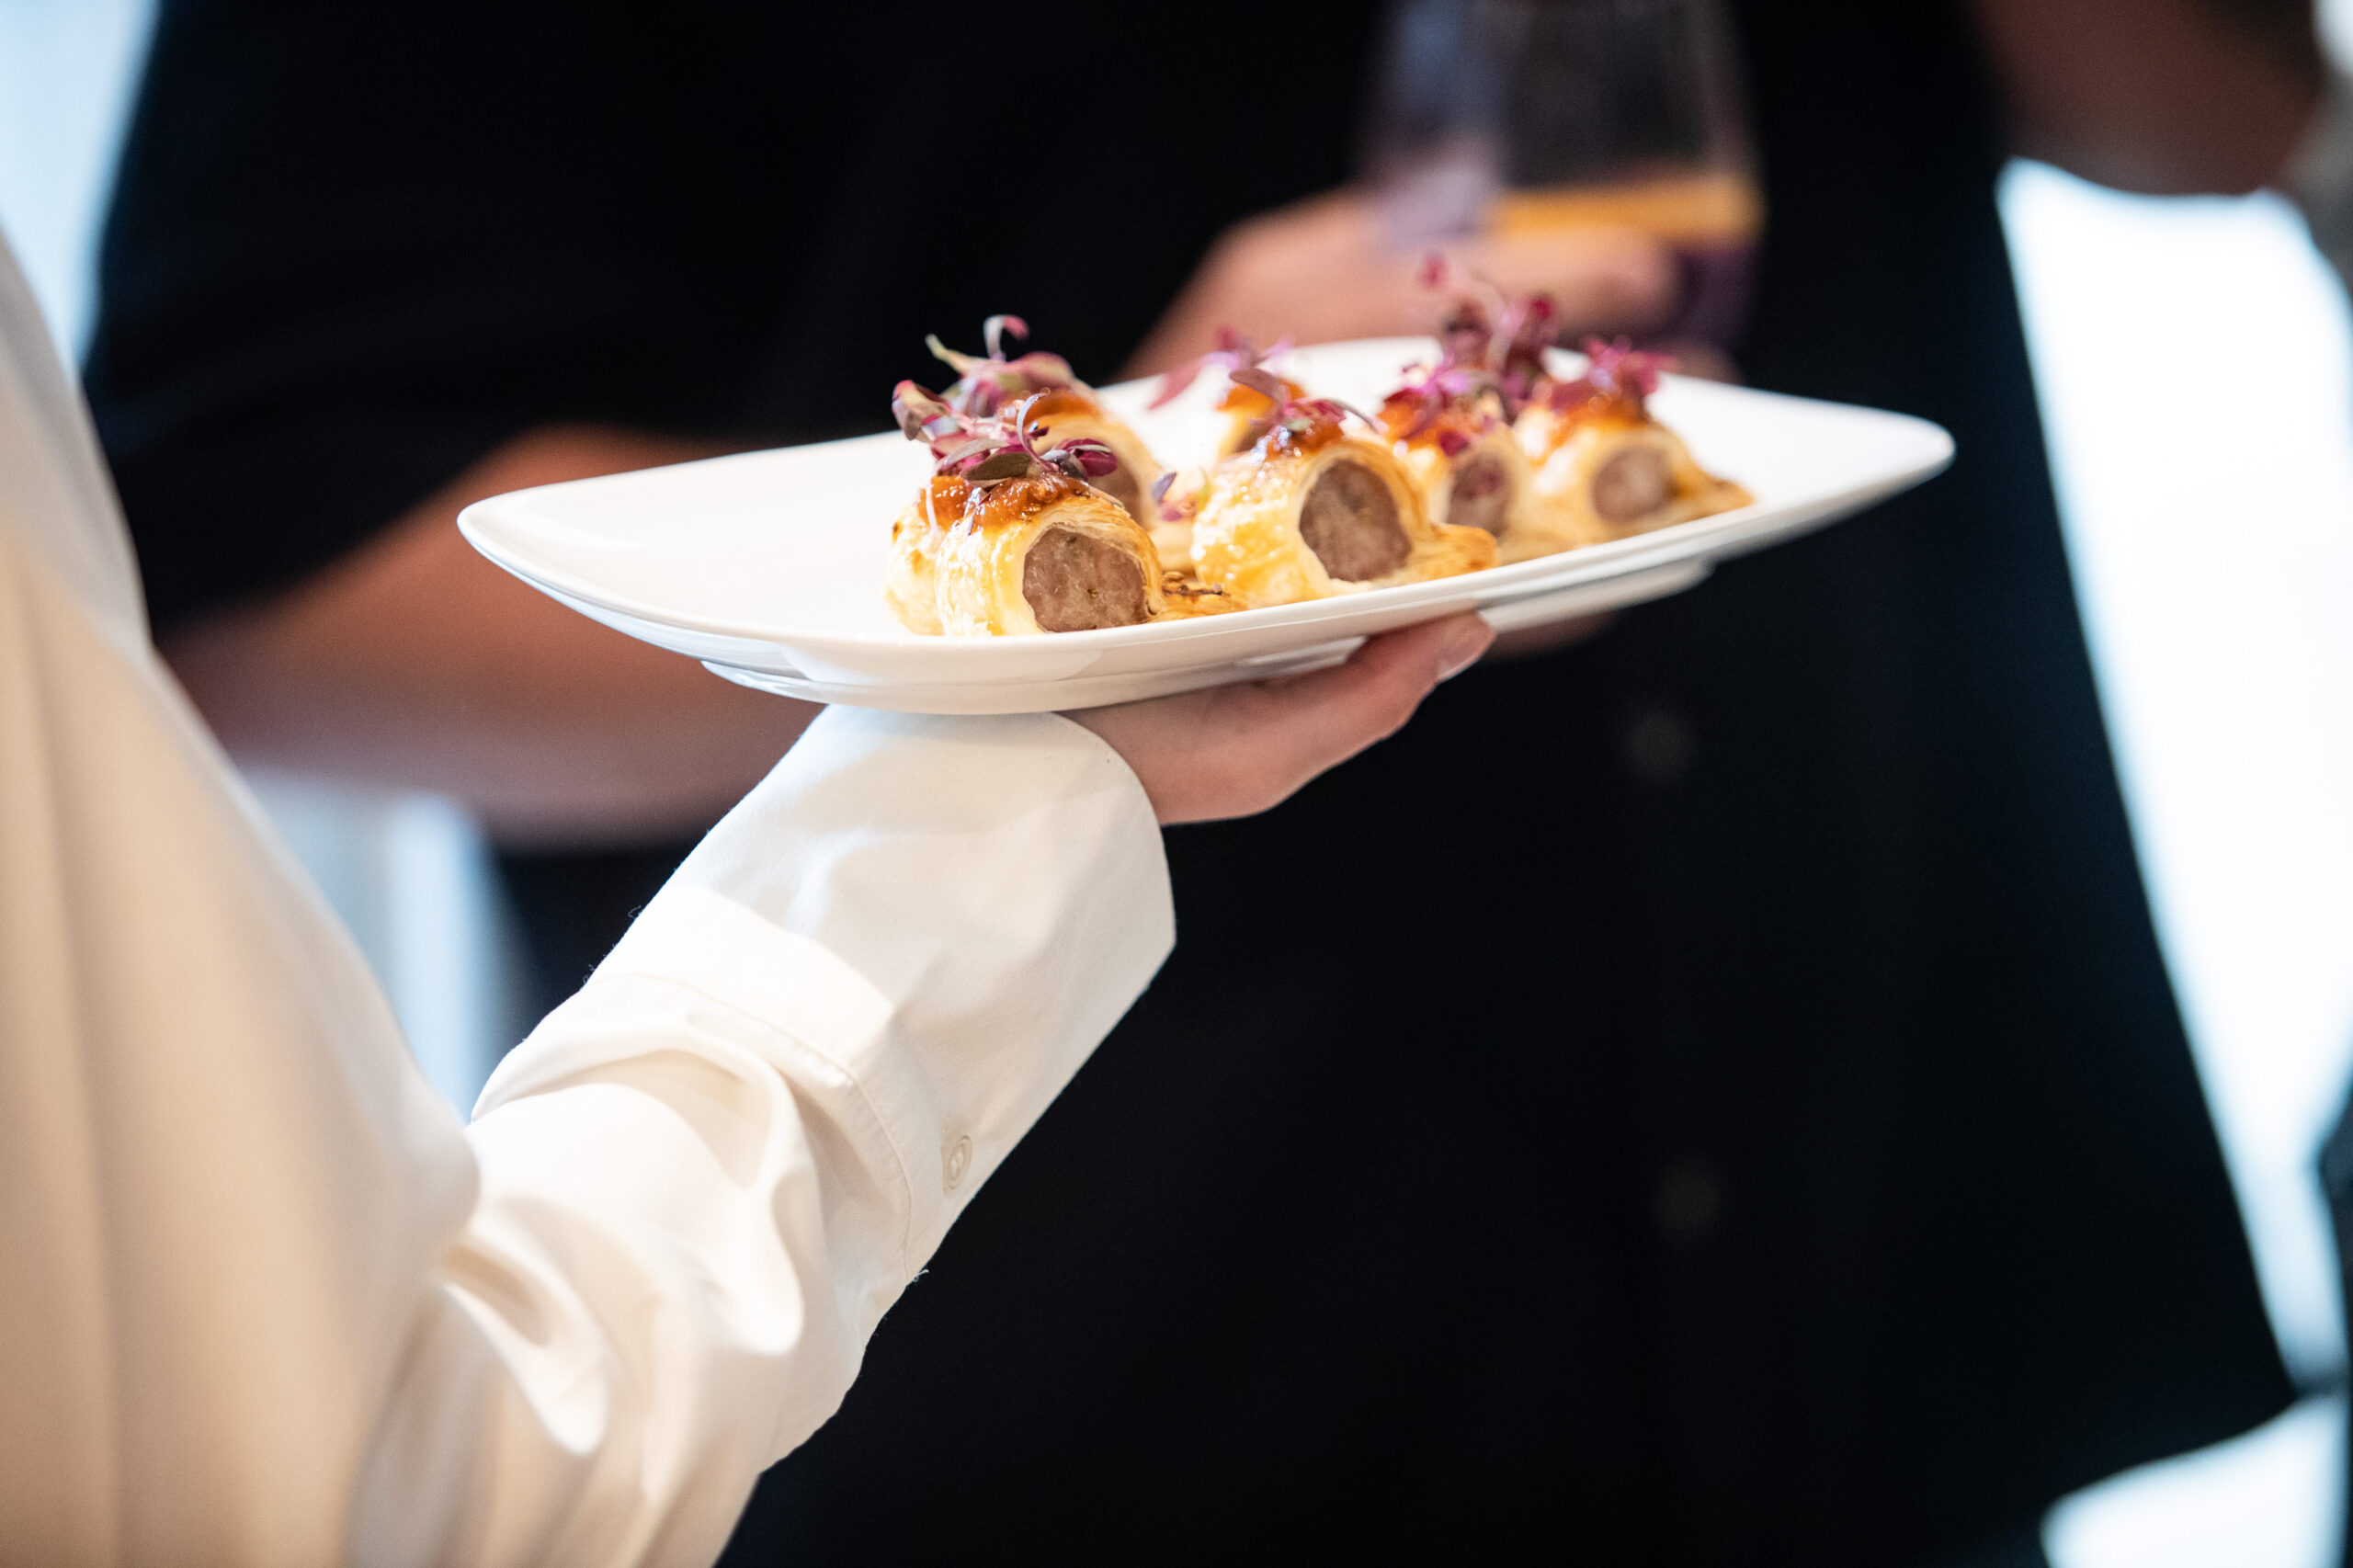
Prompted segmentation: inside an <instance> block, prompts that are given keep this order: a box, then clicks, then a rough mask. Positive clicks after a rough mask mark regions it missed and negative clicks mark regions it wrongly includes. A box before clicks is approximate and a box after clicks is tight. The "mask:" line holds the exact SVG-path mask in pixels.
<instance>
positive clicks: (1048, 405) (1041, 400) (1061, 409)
mask: <svg viewBox="0 0 2353 1568" xmlns="http://www.w3.org/2000/svg"><path fill="white" fill-rule="evenodd" d="M1102 412H1103V408H1102V405H1101V404H1100V403H1097V402H1096V401H1095V400H1094V399H1093V398H1091V397H1089V396H1087V395H1086V393H1085V392H1081V391H1079V390H1078V389H1077V388H1076V387H1056V388H1054V389H1053V390H1052V391H1051V392H1040V393H1039V394H1038V401H1037V402H1036V403H1032V404H1030V405H1029V417H1030V418H1032V419H1051V418H1052V417H1053V416H1054V415H1057V414H1086V415H1101V414H1102Z"/></svg>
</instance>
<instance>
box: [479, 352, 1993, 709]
mask: <svg viewBox="0 0 2353 1568" xmlns="http://www.w3.org/2000/svg"><path fill="white" fill-rule="evenodd" d="M1432 349H1433V346H1432V345H1431V344H1429V343H1428V342H1427V341H1426V340H1423V339H1417V338H1381V339H1373V340H1370V341H1365V342H1358V343H1338V344H1327V345H1323V346H1319V347H1312V348H1302V349H1295V350H1293V351H1292V352H1291V353H1290V355H1288V356H1287V357H1286V358H1283V359H1282V360H1280V361H1279V362H1278V368H1279V369H1281V370H1283V371H1284V373H1286V374H1288V375H1290V377H1292V378H1293V379H1294V380H1297V381H1302V382H1303V383H1304V384H1305V385H1306V386H1307V387H1308V388H1309V389H1310V390H1311V391H1313V392H1316V393H1319V394H1322V395H1325V396H1333V397H1338V398H1342V399H1344V400H1346V401H1347V402H1350V403H1355V404H1356V405H1357V406H1358V407H1360V408H1370V407H1372V406H1374V405H1376V404H1377V403H1379V402H1380V400H1381V396H1382V394H1383V393H1385V392H1388V391H1389V390H1390V389H1391V388H1392V387H1393V386H1394V385H1396V382H1397V379H1398V371H1399V369H1401V368H1402V367H1404V365H1406V364H1407V363H1409V362H1411V361H1413V360H1415V359H1417V358H1423V357H1425V356H1427V355H1428V354H1430V353H1431V352H1432ZM1220 382H1222V378H1221V377H1218V376H1215V375H1210V376H1204V377H1203V378H1201V383H1199V384H1197V385H1195V386H1194V387H1193V388H1192V389H1191V390H1190V391H1189V392H1188V393H1187V394H1186V396H1184V397H1183V398H1181V399H1179V400H1178V401H1177V402H1176V403H1172V404H1171V405H1169V406H1168V407H1166V408H1164V409H1159V410H1147V409H1146V408H1145V406H1144V405H1145V403H1147V402H1149V401H1150V398H1151V395H1152V392H1153V384H1152V383H1149V382H1129V383H1125V384H1123V385H1120V386H1115V387H1108V388H1105V389H1103V393H1102V395H1103V399H1104V401H1105V402H1106V403H1108V404H1109V405H1110V407H1111V408H1112V410H1113V411H1114V412H1116V413H1118V414H1119V415H1121V416H1122V417H1123V418H1126V419H1127V420H1128V421H1129V422H1130V423H1131V424H1132V425H1133V426H1135V427H1136V429H1137V431H1138V432H1139V433H1140V434H1141V435H1142V437H1143V438H1144V440H1145V442H1146V443H1147V444H1148V445H1149V446H1150V447H1151V448H1152V449H1153V452H1154V455H1155V456H1157V457H1158V458H1159V459H1160V460H1162V461H1163V462H1165V463H1169V464H1172V465H1175V464H1181V463H1186V462H1192V461H1198V460H1200V458H1201V456H1202V455H1203V454H1205V453H1206V452H1207V451H1208V450H1209V449H1210V445H1211V438H1212V437H1211V430H1212V425H1213V415H1212V414H1211V403H1212V402H1213V400H1214V399H1215V397H1216V396H1217V395H1218V393H1219V392H1220V391H1221V390H1222V386H1221V385H1219V384H1215V383H1220ZM882 401H883V400H882V397H881V393H880V392H878V394H877V397H876V407H877V410H878V413H879V412H880V410H881V403H882ZM1651 406H1652V409H1653V411H1654V413H1655V414H1656V415H1657V416H1658V417H1659V418H1660V419H1661V420H1662V421H1664V422H1665V424H1667V425H1668V426H1672V427H1673V428H1674V429H1676V430H1677V431H1678V432H1679V433H1680V434H1681V435H1682V436H1683V437H1684V439H1685V440H1686V441H1687V442H1688V443H1689V445H1690V448H1691V450H1692V453H1693V455H1694V456H1695V457H1697V458H1698V459H1699V462H1700V463H1701V464H1702V465H1703V466H1705V467H1706V468H1708V469H1710V470H1711V471H1712V472H1716V473H1719V474H1722V475H1723V476H1724V477H1725V478H1728V479H1733V480H1737V481H1738V482H1740V483H1743V484H1745V485H1746V486H1747V487H1748V488H1749V490H1750V491H1751V492H1753V493H1754V494H1756V504H1755V505H1754V506H1745V507H1743V508H1741V509H1740V510H1738V511H1735V512H1727V513H1724V514H1722V515H1721V516H1718V517H1706V518H1702V519H1700V520H1699V521H1697V522H1691V523H1684V524H1680V525H1678V526H1677V527H1675V528H1661V529H1658V530H1657V531H1655V532H1653V533H1647V534H1643V535H1639V536H1637V537H1635V538H1633V539H1629V540H1619V541H1617V542H1615V543H1611V544H1602V545H1592V546H1588V547H1586V549H1583V550H1574V551H1567V552H1565V553H1563V554H1560V555H1554V556H1548V557H1545V558H1542V559H1540V560H1536V561H1523V562H1518V563H1517V564H1514V565H1510V566H1500V567H1496V568H1495V569H1493V570H1491V571H1486V572H1475V573H1472V574H1469V575H1467V576H1461V577H1449V578H1446V579H1444V580H1442V581H1439V582H1434V583H1415V584H1412V585H1407V586H1404V587H1397V588H1379V589H1373V590H1370V591H1369V592H1365V593H1359V594H1352V595H1348V596H1347V597H1340V598H1332V599H1321V600H1317V601H1315V602H1313V603H1311V604H1298V605H1284V606H1280V607H1278V608H1272V609H1254V610H1242V611H1237V612H1235V613H1233V614H1230V615H1220V616H1210V617H1204V618H1201V619H1190V620H1178V621H1170V622H1166V623H1164V624H1155V625H1150V626H1123V627H1117V628H1113V629H1109V630H1106V631H1074V632H1063V633H1059V634H1050V635H1043V636H1035V637H925V636H918V635H916V634H915V633H913V632H910V631H904V630H903V629H901V628H900V626H899V625H898V622H897V621H896V620H895V619H893V618H892V614H891V612H890V610H889V609H888V608H886V607H885V606H884V604H883V601H882V579H883V567H884V564H885V562H886V560H887V558H888V554H889V550H890V531H891V519H892V517H896V516H897V515H898V513H899V510H900V508H902V507H903V506H905V505H906V503H907V500H908V498H909V497H910V496H911V495H913V494H915V489H916V487H917V486H918V485H919V484H920V483H922V482H923V480H924V478H925V476H926V474H927V473H928V472H929V464H928V460H927V459H926V457H925V454H924V453H923V451H922V449H919V448H917V447H915V446H914V445H913V444H912V443H910V442H908V441H905V440H904V439H902V438H901V437H899V436H898V435H896V434H895V433H894V434H889V435H881V436H862V437H857V438H856V439H853V440H847V441H828V442H824V443H822V444H820V445H815V446H806V447H787V448H782V449H777V450H774V451H765V452H747V453H745V454H743V455H741V456H738V457H728V458H714V459H711V460H708V461H704V462H693V463H681V464H678V465H676V466H675V467H671V468H657V469H647V470H644V471H642V472H636V473H624V474H616V475H613V476H611V477H610V478H605V479H585V480H576V481H574V482H573V483H566V484H550V485H543V486H540V488H538V489H533V490H521V491H517V492H515V493H514V494H508V495H499V496H494V497H493V498H491V499H490V500H487V501H482V502H478V503H476V504H475V505H473V506H469V507H468V508H466V510H465V512H464V513H463V514H462V515H461V516H460V517H459V519H458V526H459V527H460V528H462V529H463V530H464V531H465V535H466V538H467V539H469V540H472V543H473V545H474V547H475V548H476V549H478V550H480V551H482V552H483V554H484V555H486V556H488V557H489V558H490V559H491V560H492V561H494V562H497V563H498V564H499V565H500V566H503V567H505V568H506V570H507V571H509V572H512V573H513V574H515V575H517V577H520V578H522V579H523V580H524V581H525V582H527V583H529V584H530V585H533V586H534V587H537V588H539V589H540V590H541V591H543V592H545V593H548V594H551V595H552V596H554V597H556V598H558V599H560V600H562V601H563V602H564V603H565V604H568V605H570V606H572V607H573V608H575V609H577V610H579V611H581V612H582V613H583V614H585V615H588V616H592V617H594V618H595V619H597V620H600V621H603V622H604V623H605V624H606V625H608V626H612V627H617V628H619V629H620V631H626V632H628V633H629V634H630V635H631V636H633V637H641V638H643V639H644V640H645V641H647V642H654V643H656V644H658V645H660V646H662V647H665V648H669V649H672V650H675V651H676V652H677V653H685V654H688V655H689V656H690V657H693V658H697V659H700V660H702V661H703V662H704V663H705V664H707V665H710V668H711V669H712V670H714V671H715V672H717V673H718V674H720V675H722V676H726V677H727V678H729V679H731V680H734V681H739V682H741V683H743V684H744V685H746V686H753V687H762V688H764V689H767V690H770V691H776V692H781V693H783V694H785V695H787V696H790V697H800V698H806V699H810V700H813V701H817V702H843V703H850V704H854V705H856V706H858V707H865V708H891V709H899V710H905V711H911V712H924V713H1029V712H1045V711H1051V710H1061V709H1071V708H1089V707H1097V706H1100V705H1102V704H1105V703H1111V702H1128V701H1133V700H1135V699H1140V698H1146V697H1157V696H1163V695H1165V694H1167V693H1170V692H1176V691H1188V690H1191V689H1193V688H1195V687H1205V686H1215V685H1221V684H1223V683H1225V682H1229V681H1236V680H1252V679H1258V678H1262V677H1265V676H1277V675H1285V674H1290V673H1291V672H1294V671H1299V670H1305V669H1313V668H1317V667H1320V666H1322V665H1329V664H1333V663H1336V662H1337V661H1338V660H1340V659H1342V658H1345V657H1346V656H1347V653H1348V652H1349V651H1350V650H1351V649H1353V648H1354V647H1356V645H1357V644H1358V642H1361V641H1362V640H1363V639H1364V638H1365V637H1367V636H1369V635H1370V634H1372V633H1374V632H1377V631H1389V630H1391V629H1392V628H1395V627H1400V626H1407V625H1411V624H1413V623H1414V622H1416V621H1421V620H1427V619H1433V618H1435V617H1438V616H1441V615H1449V614H1452V613H1454V612H1456V611H1459V610H1466V609H1469V610H1477V611H1479V612H1480V613H1481V614H1483V615H1484V616H1485V617H1486V618H1487V619H1488V620H1490V621H1491V622H1493V623H1494V624H1495V627H1496V628H1497V629H1498V630H1499V631H1509V630H1517V629H1518V628H1522V627H1529V626H1536V625H1541V624H1543V623H1545V622H1548V621H1554V620H1561V619H1568V618H1570V617H1573V616H1581V615H1589V614H1594V613H1597V612H1598V611H1601V610H1606V609H1615V608H1620V607H1622V606H1626V605H1632V604H1639V603H1641V602H1643V600H1646V599H1654V598H1659V597H1665V595H1668V594H1672V593H1677V592H1679V591H1680V590H1682V589H1684V588H1688V587H1689V586H1690V585H1693V584H1694V583H1697V582H1699V580H1700V579H1701V578H1702V577H1704V576H1706V575H1707V574H1708V571H1709V568H1710V566H1711V564H1712V563H1713V562H1717V561H1720V560H1722V559H1724V558H1725V557H1727V556H1732V555H1737V554H1740V553H1743V552H1744V551H1752V550H1756V549H1760V548H1762V547H1763V546H1765V545H1768V544H1772V543H1776V542H1778V541H1779V540H1785V539H1789V538H1791V537H1793V536H1795V535H1797V534H1800V533H1803V532H1806V531H1807V530H1809V529H1813V528H1820V527H1822V526H1823V525H1824V524H1826V523H1830V522H1834V521H1836V520H1837V519H1838V518H1840V517H1847V516H1848V515H1849V514H1851V513H1854V512H1856V511H1859V510H1860V509H1861V508H1863V507H1865V506H1870V505H1871V504H1872V503H1873V502H1875V501H1879V500H1882V499H1884V498H1885V497H1887V496H1889V495H1892V494H1895V493H1896V492H1898V491H1900V490H1904V489H1907V488H1909V487H1910V486H1912V485H1914V484H1916V483H1919V482H1920V481H1922V480H1924V479H1927V478H1928V477H1929V476H1930V475H1932V474H1934V473H1936V472H1938V470H1940V469H1942V468H1943V467H1944V466H1945V465H1946V464H1947V463H1949V461H1951V460H1952V439H1951V437H1949V436H1948V435H1946V434H1945V432H1944V431H1943V430H1942V429H1940V428H1938V426H1934V425H1931V424H1929V423H1927V421H1926V420H1921V419H1915V418H1912V417H1910V416H1908V415H1900V414H1887V413H1882V412H1880V411H1878V410H1875V409H1868V408H1856V407H1850V406H1848V405H1846V404H1843V403H1817V402H1813V401H1811V400H1808V399H1804V398H1794V397H1783V396H1779V395H1778V394H1775V393H1771V392H1752V391H1749V390H1747V389H1745V388H1742V387H1732V386H1723V385H1721V384H1718V383H1715V382H1711V381H1691V380H1687V379H1684V378H1680V377H1676V376H1669V377H1667V378H1666V379H1665V383H1664V384H1663V385H1662V386H1661V387H1660V388H1659V391H1658V392H1657V395H1656V396H1655V397H1654V398H1653V399H1652V403H1651Z"/></svg>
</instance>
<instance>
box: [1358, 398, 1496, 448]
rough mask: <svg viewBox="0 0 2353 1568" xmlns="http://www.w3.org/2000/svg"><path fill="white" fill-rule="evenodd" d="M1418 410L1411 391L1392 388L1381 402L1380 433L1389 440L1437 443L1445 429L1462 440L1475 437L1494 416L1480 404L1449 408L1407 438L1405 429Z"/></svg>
mask: <svg viewBox="0 0 2353 1568" xmlns="http://www.w3.org/2000/svg"><path fill="white" fill-rule="evenodd" d="M1420 414H1421V400H1420V399H1418V398H1416V397H1415V396H1414V394H1412V393H1411V392H1392V393H1390V394H1389V399H1388V401H1387V402H1385V403H1382V404H1381V433H1382V434H1383V435H1385V436H1387V437H1389V438H1390V439H1391V440H1392V441H1407V444H1408V445H1410V446H1415V447H1439V446H1441V443H1442V438H1443V437H1445V436H1446V435H1447V434H1449V432H1451V433H1452V434H1454V435H1457V436H1460V437H1462V439H1463V440H1465V441H1476V440H1478V439H1479V438H1480V437H1482V436H1484V435H1485V434H1486V433H1487V431H1488V430H1489V429H1490V428H1491V427H1492V426H1494V425H1495V419H1494V417H1493V416H1492V415H1489V414H1488V413H1487V412H1486V410H1484V409H1482V408H1449V409H1448V410H1447V411H1446V412H1445V413H1443V414H1441V415H1438V417H1437V418H1436V419H1433V420H1431V421H1430V422H1429V424H1427V426H1423V427H1422V428H1421V429H1420V430H1417V431H1415V433H1414V435H1413V437H1411V439H1410V440H1408V439H1407V437H1406V435H1405V432H1406V431H1408V430H1412V429H1413V427H1414V421H1415V419H1416V418H1418V417H1419V416H1420Z"/></svg>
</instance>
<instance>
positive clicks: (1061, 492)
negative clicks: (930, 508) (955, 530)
mask: <svg viewBox="0 0 2353 1568" xmlns="http://www.w3.org/2000/svg"><path fill="white" fill-rule="evenodd" d="M932 483H934V484H935V485H937V484H940V483H955V484H963V485H964V489H965V492H966V494H965V499H964V514H963V523H964V525H965V526H966V527H968V528H972V529H973V530H974V531H975V532H987V531H991V530H993V529H996V528H1011V527H1013V526H1014V525H1015V524H1017V523H1021V522H1026V521H1028V520H1029V518H1031V517H1036V516H1037V515H1038V514H1039V513H1040V512H1042V511H1044V510H1045V509H1046V508H1047V507H1049V506H1052V505H1053V504H1054V503H1055V502H1057V501H1067V500H1069V499H1070V498H1071V497H1073V496H1074V495H1094V494H1098V492H1097V491H1095V490H1093V489H1091V488H1089V487H1088V486H1086V485H1085V484H1081V483H1079V482H1078V481H1077V480H1075V479H1073V478H1071V477H1070V476H1069V475H1068V474H1065V473H1063V472H1059V471H1057V472H1053V473H1048V474H1032V475H1030V476H1029V477H1028V478H1025V479H1006V480H1000V481H998V482H997V483H995V484H991V485H986V486H976V485H971V484H964V482H963V481H962V480H961V479H959V480H952V481H940V480H934V481H932ZM1115 505H1116V503H1115Z"/></svg>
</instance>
